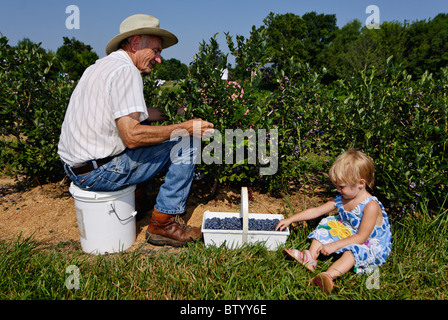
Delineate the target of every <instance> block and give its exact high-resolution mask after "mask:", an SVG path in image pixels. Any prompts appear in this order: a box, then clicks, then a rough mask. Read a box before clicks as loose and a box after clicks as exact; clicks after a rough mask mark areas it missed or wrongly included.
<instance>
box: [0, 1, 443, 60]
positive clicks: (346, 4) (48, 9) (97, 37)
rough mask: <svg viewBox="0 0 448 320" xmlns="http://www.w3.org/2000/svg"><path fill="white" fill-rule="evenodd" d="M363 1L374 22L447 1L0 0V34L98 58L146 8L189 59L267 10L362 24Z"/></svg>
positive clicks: (177, 52)
mask: <svg viewBox="0 0 448 320" xmlns="http://www.w3.org/2000/svg"><path fill="white" fill-rule="evenodd" d="M69 5H76V6H77V7H78V8H79V11H80V28H79V29H71V30H69V29H67V28H66V23H65V22H66V19H67V18H68V17H69V14H67V13H66V8H67V6H69ZM368 5H377V6H378V8H379V9H380V22H384V21H399V22H403V21H404V20H408V21H411V22H412V21H415V20H422V19H431V18H434V17H435V16H436V15H437V14H438V13H448V1H447V0H424V1H422V0H418V1H417V0H407V1H404V0H400V1H396V0H367V1H366V0H339V1H338V0H313V1H300V0H269V1H268V0H238V1H237V0H225V1H224V0H223V1H216V0H159V1H150V0H146V1H143V0H128V1H116V0H107V1H105V0H88V1H86V0H79V1H77V0H0V33H2V34H3V35H4V36H6V37H7V38H8V39H9V41H10V44H11V45H16V44H17V42H18V41H19V40H21V39H23V38H29V39H31V41H33V42H42V47H44V48H45V49H50V50H53V51H56V50H57V48H58V47H60V46H61V45H62V42H63V40H62V37H64V36H67V37H70V38H72V37H75V38H76V39H78V40H80V41H82V42H84V43H86V44H89V45H91V46H92V47H93V50H94V51H95V52H96V53H97V54H98V55H99V56H100V57H103V56H105V47H106V45H107V43H108V42H109V40H110V39H112V38H113V37H114V36H115V35H117V34H118V32H119V25H120V23H121V21H122V20H123V19H125V18H126V17H128V16H130V15H132V14H135V13H146V14H151V15H153V16H155V17H157V18H159V19H160V23H161V27H162V28H164V29H167V30H169V31H171V32H173V33H174V34H176V35H177V37H178V38H179V44H177V45H176V46H174V47H171V48H169V49H167V50H165V51H164V52H163V54H162V55H163V57H164V58H165V59H170V58H176V59H178V60H180V61H182V62H183V63H186V64H189V63H190V62H191V61H192V60H193V58H194V55H195V54H196V53H197V52H198V47H199V44H200V42H202V41H203V40H206V41H207V42H208V40H209V39H210V38H211V37H212V36H213V35H214V34H215V33H219V35H218V40H219V43H220V48H221V50H222V51H223V52H225V53H227V52H228V51H227V46H226V43H225V36H224V32H229V33H230V34H231V35H233V36H235V35H243V36H245V37H247V36H249V33H250V30H251V28H252V26H253V25H255V26H256V27H259V26H261V25H263V19H264V18H266V16H267V15H268V14H269V12H271V11H272V12H274V13H278V14H284V13H294V14H297V15H300V16H302V15H303V14H305V13H307V12H311V11H315V12H317V13H318V14H320V13H324V14H336V18H337V23H338V26H339V27H342V26H344V25H345V24H346V23H347V22H350V21H352V20H354V19H358V20H360V21H361V22H363V23H364V22H365V21H366V19H367V17H368V16H369V15H370V14H368V13H366V8H367V6H368ZM229 62H232V59H229Z"/></svg>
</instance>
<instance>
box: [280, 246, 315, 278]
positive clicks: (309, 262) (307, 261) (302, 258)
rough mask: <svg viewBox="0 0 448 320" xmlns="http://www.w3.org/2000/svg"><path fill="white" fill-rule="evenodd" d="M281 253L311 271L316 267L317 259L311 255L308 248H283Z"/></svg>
mask: <svg viewBox="0 0 448 320" xmlns="http://www.w3.org/2000/svg"><path fill="white" fill-rule="evenodd" d="M283 254H284V255H285V256H286V257H287V258H292V259H294V260H296V261H297V262H299V263H301V264H302V265H304V266H305V268H307V269H308V270H310V271H311V272H314V270H315V269H316V265H317V260H316V259H314V258H313V257H312V256H311V253H310V251H309V250H303V251H299V250H296V249H283Z"/></svg>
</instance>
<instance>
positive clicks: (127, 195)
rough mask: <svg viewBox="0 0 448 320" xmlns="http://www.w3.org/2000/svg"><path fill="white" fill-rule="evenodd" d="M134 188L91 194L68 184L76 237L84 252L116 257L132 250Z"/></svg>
mask: <svg viewBox="0 0 448 320" xmlns="http://www.w3.org/2000/svg"><path fill="white" fill-rule="evenodd" d="M135 188H136V186H135V185H134V186H130V187H128V188H126V189H123V190H120V191H114V192H94V191H86V190H82V189H80V188H78V187H77V186H75V185H74V184H73V183H71V184H70V189H69V192H70V193H71V195H72V196H73V198H74V199H75V209H76V219H77V221H78V229H79V237H80V240H81V247H82V250H83V251H84V252H87V253H91V254H106V253H117V252H120V251H124V250H126V249H128V248H129V247H131V246H132V245H133V244H134V242H135V239H136V223H135V216H136V214H137V212H136V211H135V193H134V191H135Z"/></svg>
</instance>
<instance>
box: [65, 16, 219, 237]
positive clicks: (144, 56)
mask: <svg viewBox="0 0 448 320" xmlns="http://www.w3.org/2000/svg"><path fill="white" fill-rule="evenodd" d="M177 42H178V39H177V37H176V36H175V35H174V34H172V33H171V32H169V31H167V30H164V29H161V28H160V26H159V20H158V19H156V18H154V17H152V16H149V15H144V14H137V15H133V16H130V17H128V18H127V19H125V20H124V21H123V22H122V23H121V25H120V34H118V35H117V36H115V37H114V38H113V39H112V40H111V41H110V42H109V43H108V45H107V47H106V54H107V56H106V57H104V58H102V59H99V60H97V61H96V63H95V64H94V65H92V66H90V67H89V68H87V69H86V70H85V72H84V74H83V75H82V78H81V79H80V81H79V83H78V85H77V86H76V89H75V90H74V91H73V94H72V96H71V98H70V102H69V105H68V108H67V111H66V115H65V119H64V122H63V125H62V130H61V137H60V141H59V151H58V154H59V156H60V157H61V159H62V161H63V163H64V169H65V171H66V173H67V175H68V176H69V177H70V179H71V180H72V181H73V183H74V184H75V185H76V186H78V187H79V188H81V189H83V190H90V191H117V190H120V189H124V188H126V187H128V186H130V185H137V184H143V183H145V182H147V181H149V180H150V179H152V178H153V177H154V176H155V175H156V174H158V173H159V172H161V171H165V170H167V171H166V175H165V181H164V183H163V184H162V186H161V187H160V190H159V193H158V196H157V199H156V204H155V206H154V211H153V214H152V217H151V220H150V222H149V225H148V229H147V232H146V237H147V240H148V242H150V243H152V244H156V245H165V244H167V245H172V246H182V245H185V244H186V243H187V242H190V241H194V240H196V239H198V238H200V237H201V231H200V229H199V228H196V227H191V226H187V225H185V224H184V223H183V222H182V221H181V220H179V219H176V216H178V215H179V214H183V213H185V203H186V199H187V196H188V194H189V191H190V187H191V183H192V178H193V172H194V164H195V160H196V156H197V153H198V150H196V149H195V148H194V144H193V143H192V140H193V138H192V136H195V137H196V138H200V137H202V135H203V133H204V132H205V131H206V130H207V129H211V128H213V124H211V123H209V122H206V121H202V120H201V119H196V120H190V121H187V122H183V123H179V124H173V125H167V126H152V125H147V124H146V123H145V124H144V122H145V121H158V120H162V119H163V118H164V115H163V114H162V113H161V112H160V111H158V110H156V109H152V108H148V107H146V104H145V100H144V96H143V81H142V77H141V74H147V73H150V72H151V70H152V68H153V67H154V66H155V65H156V64H157V63H161V52H162V50H163V49H166V48H168V47H170V46H172V45H175V44H176V43H177ZM176 130H177V131H176ZM179 130H180V131H179ZM173 132H181V133H183V135H184V138H185V136H188V135H190V136H191V138H190V139H181V137H177V138H173ZM188 140H189V144H188V146H185V145H182V147H179V145H177V144H178V143H181V144H185V141H188ZM173 150H180V151H178V152H177V151H176V152H174V151H173ZM172 154H174V156H173V155H172ZM186 160H188V161H186Z"/></svg>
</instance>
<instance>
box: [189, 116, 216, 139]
mask: <svg viewBox="0 0 448 320" xmlns="http://www.w3.org/2000/svg"><path fill="white" fill-rule="evenodd" d="M183 125H184V129H186V130H187V131H188V134H189V135H190V136H193V137H195V138H199V139H201V138H202V137H205V136H207V135H208V134H210V133H211V131H212V129H213V127H214V125H213V123H211V122H208V121H204V120H202V119H193V120H189V121H187V122H184V123H183ZM207 130H208V132H206V131H207Z"/></svg>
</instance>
